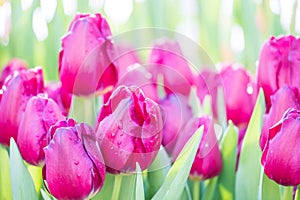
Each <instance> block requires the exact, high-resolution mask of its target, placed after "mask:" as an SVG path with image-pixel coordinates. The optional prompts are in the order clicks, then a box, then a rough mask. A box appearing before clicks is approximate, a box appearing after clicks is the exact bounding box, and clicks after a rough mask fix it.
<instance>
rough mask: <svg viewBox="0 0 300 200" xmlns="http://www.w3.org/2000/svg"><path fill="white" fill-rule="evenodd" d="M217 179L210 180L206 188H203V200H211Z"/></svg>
mask: <svg viewBox="0 0 300 200" xmlns="http://www.w3.org/2000/svg"><path fill="white" fill-rule="evenodd" d="M218 178H219V177H215V178H213V179H210V180H209V182H208V184H207V186H206V187H205V192H204V195H203V200H211V199H213V197H214V193H215V189H216V185H217V182H218Z"/></svg>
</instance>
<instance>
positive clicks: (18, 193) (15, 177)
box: [10, 138, 38, 200]
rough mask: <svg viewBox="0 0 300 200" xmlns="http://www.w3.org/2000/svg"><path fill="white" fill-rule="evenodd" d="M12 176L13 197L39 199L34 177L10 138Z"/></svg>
mask: <svg viewBox="0 0 300 200" xmlns="http://www.w3.org/2000/svg"><path fill="white" fill-rule="evenodd" d="M10 178H11V184H12V192H13V199H32V200H37V199H38V196H37V193H36V191H35V187H34V184H33V181H32V178H31V176H30V174H29V172H28V171H27V168H26V166H25V164H24V161H23V160H22V157H21V155H20V152H19V149H18V147H17V144H16V142H15V140H14V139H13V138H11V139H10Z"/></svg>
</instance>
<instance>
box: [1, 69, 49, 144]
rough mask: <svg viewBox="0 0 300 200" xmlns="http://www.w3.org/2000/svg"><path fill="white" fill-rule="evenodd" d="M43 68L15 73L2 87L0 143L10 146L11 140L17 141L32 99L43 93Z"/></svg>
mask: <svg viewBox="0 0 300 200" xmlns="http://www.w3.org/2000/svg"><path fill="white" fill-rule="evenodd" d="M43 87H44V86H43V75H42V69H41V68H39V67H38V68H34V69H30V70H22V71H19V72H17V71H15V73H14V74H13V75H12V76H11V78H10V79H9V81H6V82H5V84H4V85H3V86H2V92H3V95H2V99H1V103H0V130H1V132H0V143H2V144H4V145H9V141H10V138H11V137H13V138H14V139H15V140H16V141H17V135H18V130H19V124H20V121H21V117H22V113H23V112H24V111H25V108H26V104H27V101H28V100H29V99H30V97H32V96H35V95H37V94H38V93H41V92H43Z"/></svg>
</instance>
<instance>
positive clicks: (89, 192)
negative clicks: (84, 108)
mask: <svg viewBox="0 0 300 200" xmlns="http://www.w3.org/2000/svg"><path fill="white" fill-rule="evenodd" d="M48 137H49V138H50V139H51V140H50V142H49V144H48V145H47V146H46V147H45V148H44V152H45V165H44V168H43V178H44V180H45V185H46V186H47V189H48V191H49V192H50V193H51V194H52V195H53V196H54V197H55V198H57V199H86V198H90V197H92V196H93V195H94V194H96V193H97V192H98V191H99V190H100V189H101V188H102V186H103V182H104V180H105V165H104V162H103V157H102V155H101V152H100V149H99V147H98V145H97V142H96V139H95V132H94V131H93V129H92V128H91V127H90V126H89V125H87V124H85V123H80V124H76V123H75V121H74V120H72V119H69V120H68V121H60V122H57V123H56V124H55V125H54V126H52V127H51V128H50V130H49V135H48Z"/></svg>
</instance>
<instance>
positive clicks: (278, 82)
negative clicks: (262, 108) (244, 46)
mask: <svg viewBox="0 0 300 200" xmlns="http://www.w3.org/2000/svg"><path fill="white" fill-rule="evenodd" d="M299 52H300V40H299V38H295V37H294V36H292V35H289V36H281V37H278V38H275V37H271V38H270V40H269V41H267V42H266V43H265V44H264V45H263V47H262V49H261V51H260V57H259V65H258V71H257V84H258V87H262V88H263V90H264V93H265V97H266V105H267V111H269V109H270V106H271V100H270V96H271V95H272V94H274V93H275V92H276V91H277V90H278V89H279V88H281V87H282V86H283V85H285V84H287V85H289V86H292V87H299V85H300V78H299V76H298V74H299V73H300V68H299V67H298V66H299V64H300V60H299V56H300V53H299Z"/></svg>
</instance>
